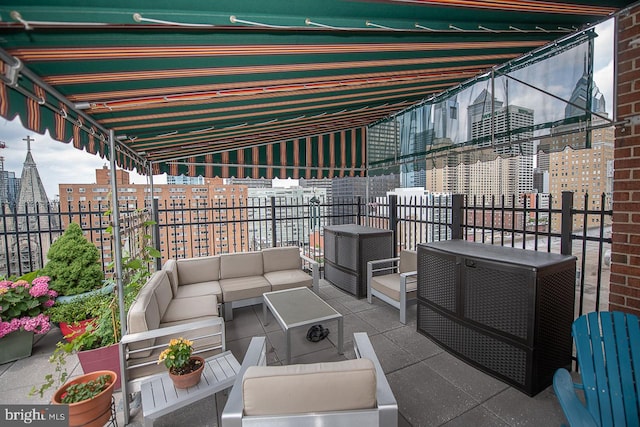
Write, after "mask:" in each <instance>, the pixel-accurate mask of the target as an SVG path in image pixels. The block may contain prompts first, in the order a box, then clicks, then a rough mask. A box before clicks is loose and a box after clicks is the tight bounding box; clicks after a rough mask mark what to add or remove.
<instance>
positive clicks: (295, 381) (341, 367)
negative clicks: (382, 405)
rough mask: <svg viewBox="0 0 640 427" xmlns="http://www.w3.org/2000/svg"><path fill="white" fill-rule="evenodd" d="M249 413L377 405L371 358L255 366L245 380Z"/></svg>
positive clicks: (312, 410)
mask: <svg viewBox="0 0 640 427" xmlns="http://www.w3.org/2000/svg"><path fill="white" fill-rule="evenodd" d="M242 391H243V399H244V413H245V415H276V414H278V415H279V414H302V413H310V412H327V411H342V410H351V409H365V408H375V407H376V371H375V368H374V365H373V362H372V361H371V360H369V359H364V358H362V359H354V360H345V361H341V362H325V363H311V364H304V365H287V366H251V367H249V368H248V369H247V371H246V372H245V374H244V377H243V384H242Z"/></svg>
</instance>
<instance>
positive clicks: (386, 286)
mask: <svg viewBox="0 0 640 427" xmlns="http://www.w3.org/2000/svg"><path fill="white" fill-rule="evenodd" d="M371 287H372V288H373V289H375V290H376V291H378V292H382V293H383V294H385V295H386V296H388V297H389V298H391V299H393V300H395V301H400V274H397V273H394V274H385V275H384V276H375V277H372V278H371ZM416 289H417V282H416V281H411V282H409V283H407V299H413V298H415V297H416V293H417V291H416Z"/></svg>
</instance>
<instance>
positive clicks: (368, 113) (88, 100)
mask: <svg viewBox="0 0 640 427" xmlns="http://www.w3.org/2000/svg"><path fill="white" fill-rule="evenodd" d="M3 3H4V4H2V5H0V18H1V21H0V33H1V37H0V47H1V48H2V51H1V52H0V54H1V57H2V64H1V66H2V83H1V84H0V115H2V116H3V117H5V118H8V119H13V118H14V117H16V116H20V117H21V119H22V122H23V124H25V126H27V127H28V128H29V129H31V130H33V131H35V132H39V133H44V132H45V131H47V130H48V131H49V132H50V134H51V136H52V137H53V138H55V139H57V140H60V141H64V142H69V141H70V140H73V143H74V145H75V146H76V147H77V148H79V149H84V150H86V151H88V152H91V153H96V154H99V155H101V156H107V157H109V158H110V156H111V153H109V144H108V132H109V130H113V131H114V132H115V136H116V138H117V141H118V143H117V146H116V149H117V153H116V159H117V162H118V164H119V165H120V166H122V167H124V168H127V169H133V168H137V169H138V170H139V171H140V172H143V173H144V172H145V165H151V166H152V168H153V171H154V172H155V173H161V172H167V173H169V174H172V175H177V174H187V175H191V176H195V175H203V176H223V177H227V176H252V177H305V178H317V177H318V178H319V177H334V176H353V175H363V174H365V173H366V167H367V162H366V158H365V152H366V150H365V147H366V141H367V131H366V128H367V126H368V125H370V124H371V123H374V122H377V121H378V120H380V119H382V118H385V117H388V116H390V115H393V114H395V113H397V112H399V111H402V110H404V109H406V108H407V107H409V106H411V105H413V104H415V103H417V102H420V101H421V100H423V99H425V98H427V97H429V96H432V95H434V94H437V93H440V92H442V91H444V90H446V89H449V88H451V87H453V86H456V85H458V84H460V83H462V82H464V81H467V80H469V79H471V78H472V77H474V76H476V75H478V74H480V73H483V72H485V71H486V70H488V69H490V68H491V67H494V66H496V65H498V64H502V63H505V62H507V61H509V60H511V59H513V58H516V57H519V56H521V55H523V54H524V53H526V52H530V51H532V50H534V49H536V48H539V47H540V46H543V45H545V44H547V43H549V42H551V41H553V40H556V39H558V38H560V37H562V36H564V35H566V34H568V33H571V32H574V31H576V30H577V29H580V28H583V27H584V26H585V25H587V24H593V23H595V22H599V21H601V20H603V19H604V18H606V17H607V16H608V15H610V14H612V13H613V12H615V11H616V10H618V9H619V8H622V7H624V6H626V5H628V4H630V3H632V2H631V1H609V2H600V1H587V0H582V1H571V2H568V1H555V2H552V1H537V0H535V1H534V0H512V1H507V0H495V1H469V0H440V1H431V0H411V1H407V0H354V1H349V0H324V1H321V2H318V1H310V0H298V1H293V2H292V1H284V0H271V1H246V0H245V1H243V0H218V1H215V2H210V1H204V0H185V1H181V2H172V3H175V4H170V3H168V2H157V1H149V0H143V1H137V2H126V1H121V0H111V1H109V2H107V1H92V2H86V3H87V4H86V5H85V4H82V6H78V3H77V2H71V1H68V0H67V1H65V0H61V1H55V2H51V1H45V0H21V1H19V2H17V1H15V0H14V1H13V2H11V1H7V2H3Z"/></svg>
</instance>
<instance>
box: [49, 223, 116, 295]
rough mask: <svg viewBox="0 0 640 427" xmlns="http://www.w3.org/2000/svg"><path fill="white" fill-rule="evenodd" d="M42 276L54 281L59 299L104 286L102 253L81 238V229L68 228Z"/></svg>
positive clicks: (53, 248) (50, 255)
mask: <svg viewBox="0 0 640 427" xmlns="http://www.w3.org/2000/svg"><path fill="white" fill-rule="evenodd" d="M47 258H48V260H49V261H48V262H47V264H46V265H45V266H44V269H43V270H42V271H43V274H45V275H47V276H49V277H51V288H52V289H54V290H55V291H57V292H58V295H77V294H81V293H85V292H89V291H92V290H95V289H99V288H101V287H102V286H103V280H104V273H103V272H102V266H101V265H100V251H98V248H96V246H95V245H94V244H93V243H91V242H90V241H88V240H87V239H86V238H85V237H84V235H83V234H82V230H81V229H80V226H79V225H78V224H76V223H74V222H72V223H71V224H69V226H68V227H67V229H66V230H65V232H64V234H63V235H62V236H60V238H58V239H57V240H56V241H55V242H53V244H52V245H51V247H50V248H49V251H48V252H47Z"/></svg>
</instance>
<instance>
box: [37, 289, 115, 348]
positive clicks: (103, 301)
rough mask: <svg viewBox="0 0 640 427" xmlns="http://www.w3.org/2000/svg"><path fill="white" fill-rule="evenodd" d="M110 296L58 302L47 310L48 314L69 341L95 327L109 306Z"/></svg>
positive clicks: (95, 295)
mask: <svg viewBox="0 0 640 427" xmlns="http://www.w3.org/2000/svg"><path fill="white" fill-rule="evenodd" d="M111 299H112V296H111V295H110V294H102V293H99V294H89V295H83V296H79V297H78V298H74V299H70V300H67V301H58V302H57V303H56V304H55V305H54V306H53V307H50V308H48V309H47V311H46V314H47V315H48V316H49V318H50V320H51V322H53V323H56V324H58V326H59V327H60V331H61V332H62V335H63V336H64V337H65V339H66V340H67V341H69V342H70V341H71V340H73V338H75V337H77V336H79V335H81V334H82V333H84V332H85V331H86V329H87V327H88V326H89V325H94V326H95V322H96V319H97V318H98V317H99V316H100V315H101V314H102V312H103V310H104V307H105V305H108V304H109V302H110V301H111Z"/></svg>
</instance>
